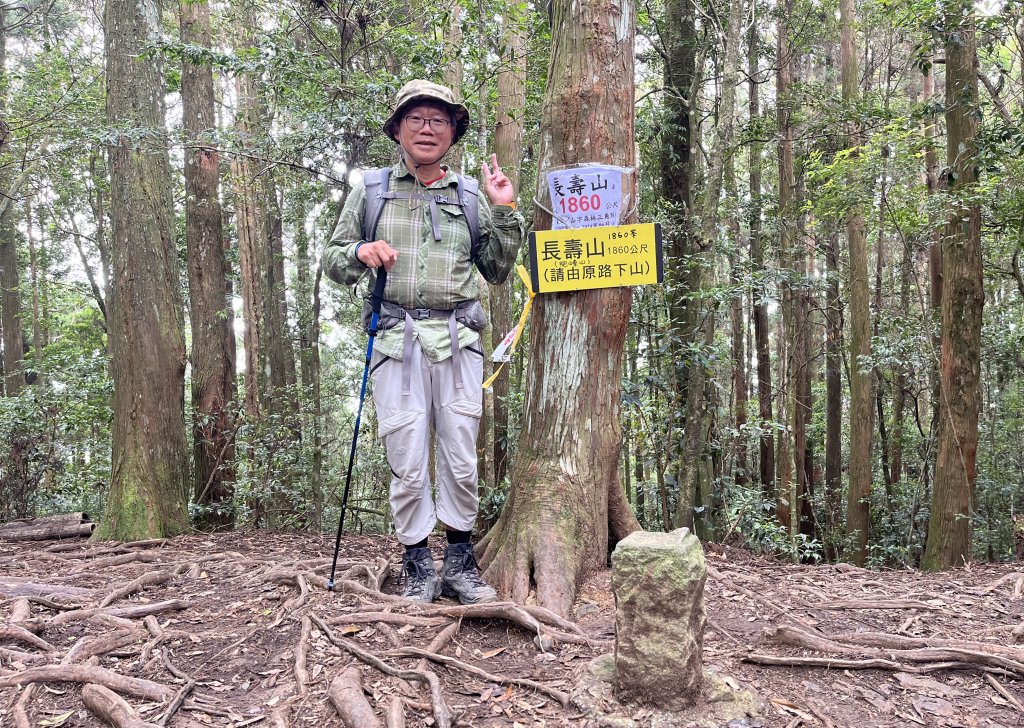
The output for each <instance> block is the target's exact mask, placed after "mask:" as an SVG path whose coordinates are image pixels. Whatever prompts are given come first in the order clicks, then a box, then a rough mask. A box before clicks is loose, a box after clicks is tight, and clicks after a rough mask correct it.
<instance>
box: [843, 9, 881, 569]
mask: <svg viewBox="0 0 1024 728" xmlns="http://www.w3.org/2000/svg"><path fill="white" fill-rule="evenodd" d="M839 12H840V22H841V24H842V75H843V102H844V104H846V107H847V109H848V110H849V113H851V114H852V113H854V112H853V105H854V104H855V103H856V101H857V97H858V95H859V93H858V83H859V81H860V76H859V72H858V70H857V41H856V36H855V33H856V14H855V7H854V0H841V2H840V5H839ZM853 126H854V127H855V126H856V125H853ZM859 144H860V133H859V131H857V130H856V128H853V129H851V131H850V133H849V140H848V142H847V146H848V147H850V148H853V147H856V146H858V145H859ZM848 183H849V184H850V186H851V188H853V187H855V186H856V184H857V179H856V178H855V176H853V175H851V178H850V179H849V180H848ZM846 237H847V245H848V246H849V249H850V487H849V491H848V497H847V502H846V534H847V538H848V541H849V543H850V551H849V553H848V556H849V559H850V561H852V562H853V563H855V564H858V565H861V566H863V565H864V563H865V562H866V561H867V555H868V536H869V534H870V531H871V512H870V502H869V501H870V498H871V436H872V431H873V429H874V411H873V409H872V401H871V399H872V398H871V384H872V382H871V380H872V371H871V367H870V364H869V363H868V362H867V361H862V360H861V357H870V356H871V311H870V310H869V309H870V306H869V304H868V297H869V291H868V288H869V287H868V254H867V240H866V238H865V235H864V215H863V213H862V212H861V209H860V206H859V205H854V206H853V207H852V208H851V209H850V211H849V212H848V213H847V218H846Z"/></svg>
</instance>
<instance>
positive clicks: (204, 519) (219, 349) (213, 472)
mask: <svg viewBox="0 0 1024 728" xmlns="http://www.w3.org/2000/svg"><path fill="white" fill-rule="evenodd" d="M178 15H179V20H180V24H181V42H182V43H186V44H190V45H196V46H199V47H202V48H208V47H210V46H211V39H210V11H209V6H208V5H207V3H206V2H204V1H199V2H195V1H193V0H184V1H183V2H181V3H180V4H179V6H178ZM181 103H182V109H183V122H184V127H185V133H186V135H187V139H186V144H185V241H186V245H187V248H188V277H189V294H190V295H189V304H190V308H189V314H190V316H189V318H190V321H191V324H192V356H191V359H192V410H193V414H192V418H193V419H192V442H193V453H194V457H195V469H194V471H193V490H194V492H195V499H196V502H197V503H199V504H200V505H202V506H204V508H203V510H202V512H201V517H200V523H201V524H202V525H205V526H208V527H213V528H221V527H225V526H230V525H231V524H232V523H233V522H234V513H233V509H232V499H233V496H234V479H235V475H234V473H235V469H234V459H235V449H234V414H233V412H234V403H235V398H236V392H235V338H234V337H235V332H234V329H233V325H232V324H233V322H234V315H233V311H232V309H231V306H230V301H229V299H228V295H227V279H226V274H227V264H226V263H225V258H224V233H223V228H222V219H221V218H222V213H221V206H220V199H219V197H218V186H219V180H220V155H219V154H218V152H217V149H216V146H215V145H214V144H213V138H212V135H213V132H214V131H215V129H214V127H215V119H214V94H213V70H212V69H211V68H210V66H209V65H197V64H195V63H191V62H189V61H188V60H185V61H184V62H183V63H182V69H181Z"/></svg>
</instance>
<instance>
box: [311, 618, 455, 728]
mask: <svg viewBox="0 0 1024 728" xmlns="http://www.w3.org/2000/svg"><path fill="white" fill-rule="evenodd" d="M312 620H313V622H315V623H316V625H317V626H318V627H319V628H320V630H321V631H322V632H323V633H324V635H325V636H326V637H327V639H329V640H330V641H331V643H332V644H334V645H335V646H336V647H340V648H341V649H343V650H345V651H346V652H348V653H349V654H351V655H352V656H353V657H355V658H357V659H359V660H360V661H362V662H365V663H366V664H367V665H370V666H372V667H375V668H377V669H378V670H380V671H381V672H383V673H384V674H386V675H391V676H392V677H400V678H402V679H403V680H415V681H417V682H421V683H426V684H427V685H429V686H430V696H431V700H432V704H433V709H434V722H435V724H436V725H437V726H438V728H451V712H450V711H449V710H448V705H447V703H445V700H444V695H442V694H441V683H440V681H439V680H438V679H437V675H435V674H434V673H433V672H430V671H429V670H422V671H421V670H398V669H396V668H394V667H391V666H390V665H388V664H386V663H385V662H384V661H382V660H381V659H380V658H379V657H377V656H375V655H372V654H370V653H369V652H366V651H365V650H363V649H362V648H360V647H359V646H358V645H356V644H355V643H354V642H351V641H350V640H347V639H345V638H344V637H339V636H338V635H336V634H334V632H333V631H331V628H330V627H328V626H327V624H325V623H324V622H323V620H321V619H320V618H319V617H312Z"/></svg>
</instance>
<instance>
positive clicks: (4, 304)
mask: <svg viewBox="0 0 1024 728" xmlns="http://www.w3.org/2000/svg"><path fill="white" fill-rule="evenodd" d="M6 20H7V10H6V8H2V9H0V118H3V117H4V116H5V115H6V111H7V70H6V62H7V25H6ZM4 126H5V129H4V131H5V133H9V130H7V129H6V124H5V125H4ZM10 169H13V165H8V164H3V165H0V199H2V209H0V332H2V338H0V343H2V346H3V361H2V362H0V363H2V371H3V375H4V377H3V394H6V395H7V396H8V397H13V396H15V395H17V394H18V392H19V391H21V388H22V387H23V386H24V384H25V378H24V375H23V374H22V371H21V360H22V356H23V349H22V346H23V344H22V340H21V336H22V334H21V294H20V292H19V287H20V286H19V271H18V231H17V227H16V224H15V215H16V209H15V204H14V202H15V201H14V195H16V194H17V191H16V190H15V186H16V184H17V183H16V182H15V180H14V178H12V177H11V176H10V174H9V172H8V170H10Z"/></svg>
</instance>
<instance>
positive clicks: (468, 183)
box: [458, 174, 480, 263]
mask: <svg viewBox="0 0 1024 728" xmlns="http://www.w3.org/2000/svg"><path fill="white" fill-rule="evenodd" d="M458 178H459V204H460V205H461V206H462V214H463V215H465V216H466V224H467V225H468V226H469V240H470V248H469V260H470V262H472V263H475V262H476V256H477V255H478V254H479V252H480V183H479V182H478V181H477V180H475V179H473V178H472V177H464V176H463V175H461V174H460V175H458Z"/></svg>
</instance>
